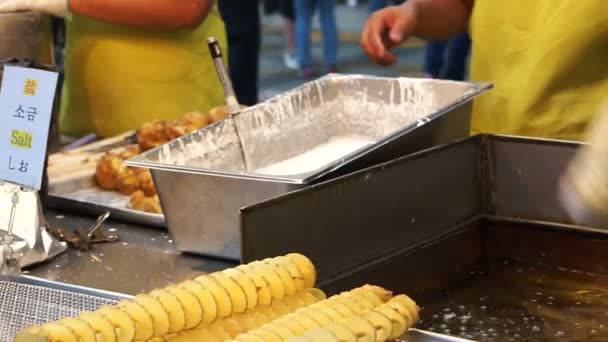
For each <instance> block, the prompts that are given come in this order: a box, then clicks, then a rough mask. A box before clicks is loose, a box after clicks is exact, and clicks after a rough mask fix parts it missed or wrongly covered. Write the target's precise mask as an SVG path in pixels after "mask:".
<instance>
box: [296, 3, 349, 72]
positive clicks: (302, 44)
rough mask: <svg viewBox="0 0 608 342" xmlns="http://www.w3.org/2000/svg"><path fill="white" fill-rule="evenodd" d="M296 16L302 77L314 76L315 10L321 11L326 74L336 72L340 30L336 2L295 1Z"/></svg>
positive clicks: (297, 43) (298, 53)
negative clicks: (313, 19) (313, 24)
mask: <svg viewBox="0 0 608 342" xmlns="http://www.w3.org/2000/svg"><path fill="white" fill-rule="evenodd" d="M294 5H295V11H296V12H295V14H296V51H297V55H298V63H299V64H300V72H299V74H300V76H301V77H303V78H310V77H313V76H314V70H313V68H312V58H311V52H310V50H311V37H310V34H311V29H312V18H313V15H314V13H315V10H316V9H317V7H318V9H319V16H320V21H321V31H322V32H323V52H324V55H325V66H326V70H325V71H326V72H336V71H337V64H338V44H339V40H338V28H337V26H336V14H335V5H336V1H335V0H294Z"/></svg>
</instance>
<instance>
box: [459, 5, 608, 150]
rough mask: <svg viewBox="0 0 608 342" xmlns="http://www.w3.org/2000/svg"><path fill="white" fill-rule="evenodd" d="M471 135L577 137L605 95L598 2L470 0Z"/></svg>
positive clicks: (603, 28) (605, 28) (604, 33)
mask: <svg viewBox="0 0 608 342" xmlns="http://www.w3.org/2000/svg"><path fill="white" fill-rule="evenodd" d="M470 28H471V35H472V39H473V48H472V62H471V78H472V79H473V80H478V81H490V82H493V83H494V84H495V86H496V88H495V89H493V90H492V91H490V92H488V93H487V94H486V95H483V96H482V97H480V98H479V99H478V100H476V102H475V105H474V109H473V122H472V133H479V132H490V133H500V134H513V135H523V136H535V137H545V138H558V139H569V140H580V139H581V138H583V137H584V132H585V129H586V126H587V124H588V123H589V121H590V120H591V119H592V117H593V115H594V114H595V113H596V111H597V110H598V109H599V105H600V102H602V100H605V99H608V2H607V1H606V0H586V1H575V0H560V1H556V0H532V1H531V0H513V1H502V0H476V1H475V7H474V10H473V15H472V18H471V27H470Z"/></svg>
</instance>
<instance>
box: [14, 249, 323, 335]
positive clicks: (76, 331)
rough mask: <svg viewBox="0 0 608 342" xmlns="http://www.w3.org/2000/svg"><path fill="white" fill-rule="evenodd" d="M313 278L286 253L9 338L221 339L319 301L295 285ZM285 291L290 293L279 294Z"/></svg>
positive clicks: (307, 264) (302, 261)
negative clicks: (287, 294) (185, 335)
mask: <svg viewBox="0 0 608 342" xmlns="http://www.w3.org/2000/svg"><path fill="white" fill-rule="evenodd" d="M289 269H291V272H290V271H289ZM296 269H297V271H296ZM316 276H317V275H316V270H315V268H314V265H313V264H312V262H311V261H310V260H309V259H308V258H306V257H305V256H303V255H299V254H289V255H287V256H285V257H279V258H274V259H266V260H263V261H259V262H254V263H251V264H248V265H243V266H239V267H237V268H234V269H228V270H225V271H221V272H216V273H212V274H209V275H203V276H200V277H197V278H195V279H193V280H186V281H184V282H181V283H179V284H176V285H172V286H168V287H166V288H164V289H158V290H154V291H152V292H150V293H149V294H139V295H137V296H135V298H134V299H133V300H123V301H121V302H119V303H118V304H117V305H115V306H104V307H102V308H100V309H99V310H98V311H96V312H83V313H81V314H80V315H79V316H78V317H74V318H70V319H64V320H60V321H57V322H50V323H47V324H43V325H41V326H38V327H30V328H26V329H24V330H22V331H21V332H19V333H18V334H17V335H16V336H15V338H14V341H16V342H29V341H36V342H61V341H66V342H71V341H74V342H89V341H91V342H102V341H119V342H123V341H125V342H126V341H146V340H156V339H158V338H161V340H163V339H167V338H169V337H175V338H177V337H179V334H180V333H184V332H185V331H191V334H195V335H196V336H198V335H201V336H202V335H209V334H210V335H211V336H214V338H219V340H227V339H230V338H233V337H234V336H235V335H237V334H239V333H241V332H244V331H248V330H250V329H254V328H256V327H259V326H260V325H262V324H264V323H266V322H269V321H271V320H274V319H276V318H278V317H280V316H283V315H286V314H289V313H291V312H293V311H295V310H296V309H298V308H301V307H304V306H306V305H310V304H312V303H314V302H317V301H319V300H322V299H324V294H322V292H321V291H320V290H317V289H314V290H311V289H308V288H307V287H303V288H301V289H299V287H298V285H296V284H312V285H314V283H315V281H316ZM298 289H299V291H298ZM285 293H289V294H290V295H289V296H287V297H285ZM226 330H228V331H230V333H231V334H232V335H231V334H228V333H227V332H226ZM197 334H198V335H197ZM184 338H186V339H182V340H192V339H191V338H187V337H184ZM209 341H212V340H211V339H210V340H209Z"/></svg>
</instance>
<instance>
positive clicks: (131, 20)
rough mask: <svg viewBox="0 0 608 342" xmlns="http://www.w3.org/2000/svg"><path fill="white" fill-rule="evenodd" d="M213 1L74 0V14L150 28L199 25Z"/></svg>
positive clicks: (72, 0) (72, 9)
mask: <svg viewBox="0 0 608 342" xmlns="http://www.w3.org/2000/svg"><path fill="white" fill-rule="evenodd" d="M213 3H214V1H213V0H70V2H69V8H70V10H71V11H72V12H73V13H76V14H79V15H83V16H87V17H91V18H95V19H100V20H104V21H109V22H113V23H117V24H123V25H130V26H142V27H150V28H170V29H179V28H195V27H197V26H198V25H200V23H201V22H202V21H203V20H204V19H205V18H206V17H207V15H208V14H209V12H210V11H211V8H212V7H213Z"/></svg>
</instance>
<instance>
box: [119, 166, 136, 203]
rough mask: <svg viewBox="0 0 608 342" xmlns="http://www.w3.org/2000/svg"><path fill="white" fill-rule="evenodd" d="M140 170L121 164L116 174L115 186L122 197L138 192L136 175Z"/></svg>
mask: <svg viewBox="0 0 608 342" xmlns="http://www.w3.org/2000/svg"><path fill="white" fill-rule="evenodd" d="M141 172H142V169H140V168H137V167H131V166H127V165H125V164H121V165H120V167H119V168H118V171H117V173H116V186H117V187H118V192H120V193H121V194H123V195H131V194H132V193H134V192H135V191H137V190H139V182H138V181H137V177H138V175H139V174H140V173H141Z"/></svg>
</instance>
